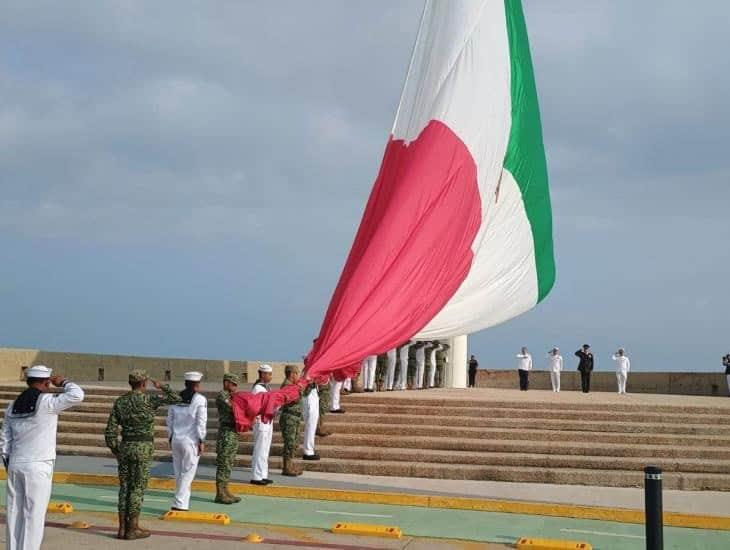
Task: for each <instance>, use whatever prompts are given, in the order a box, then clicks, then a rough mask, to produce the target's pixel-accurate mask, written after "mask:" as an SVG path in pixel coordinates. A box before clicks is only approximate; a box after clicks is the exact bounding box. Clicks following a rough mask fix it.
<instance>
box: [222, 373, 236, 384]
mask: <svg viewBox="0 0 730 550" xmlns="http://www.w3.org/2000/svg"><path fill="white" fill-rule="evenodd" d="M223 381H224V382H231V383H232V384H235V385H236V386H238V376H237V375H235V374H233V373H232V372H227V373H226V374H224V375H223Z"/></svg>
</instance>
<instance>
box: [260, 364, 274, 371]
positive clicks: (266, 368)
mask: <svg viewBox="0 0 730 550" xmlns="http://www.w3.org/2000/svg"><path fill="white" fill-rule="evenodd" d="M259 372H274V369H272V368H271V365H266V364H263V365H259Z"/></svg>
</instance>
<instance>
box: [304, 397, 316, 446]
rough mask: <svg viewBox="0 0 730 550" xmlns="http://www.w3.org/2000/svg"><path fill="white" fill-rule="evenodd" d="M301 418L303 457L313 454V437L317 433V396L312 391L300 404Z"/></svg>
mask: <svg viewBox="0 0 730 550" xmlns="http://www.w3.org/2000/svg"><path fill="white" fill-rule="evenodd" d="M302 405H303V406H302V416H303V417H304V441H303V442H302V450H303V451H304V454H305V455H313V454H314V436H315V435H316V433H317V422H319V394H318V393H317V390H312V391H311V393H310V394H309V395H307V396H306V397H305V398H304V403H303V404H302Z"/></svg>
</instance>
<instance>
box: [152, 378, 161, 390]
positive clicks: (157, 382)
mask: <svg viewBox="0 0 730 550" xmlns="http://www.w3.org/2000/svg"><path fill="white" fill-rule="evenodd" d="M150 382H152V385H153V386H154V387H155V389H156V390H159V389H162V382H160V381H159V380H150Z"/></svg>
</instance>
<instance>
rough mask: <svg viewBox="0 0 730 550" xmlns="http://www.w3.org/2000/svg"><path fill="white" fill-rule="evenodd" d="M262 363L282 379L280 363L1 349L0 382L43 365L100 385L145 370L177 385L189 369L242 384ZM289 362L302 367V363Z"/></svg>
mask: <svg viewBox="0 0 730 550" xmlns="http://www.w3.org/2000/svg"><path fill="white" fill-rule="evenodd" d="M261 363H268V364H270V365H271V366H272V367H273V369H274V377H273V382H274V383H275V384H276V383H280V382H282V381H283V380H284V365H285V364H287V363H285V362H282V361H250V360H245V361H244V360H228V359H180V358H170V357H139V356H133V355H105V354H98V353H67V352H58V351H43V350H38V349H19V348H0V380H2V381H17V380H21V379H22V378H23V370H24V369H25V368H27V367H29V366H32V365H39V364H43V365H47V366H48V367H51V368H53V369H54V371H55V372H56V373H58V374H61V375H63V376H67V377H69V378H74V379H76V380H84V381H98V382H100V383H101V382H126V380H127V376H128V373H129V371H130V370H132V369H145V370H146V371H147V372H148V374H149V375H150V376H151V377H152V378H157V379H159V380H162V381H165V380H170V381H178V382H179V381H181V380H182V379H183V374H184V373H185V372H187V371H191V370H197V371H200V372H202V373H203V374H204V375H205V379H206V380H211V381H220V380H221V379H222V377H223V375H224V374H225V373H227V372H233V373H236V374H238V375H239V376H241V377H242V382H249V383H252V382H253V381H254V380H256V369H257V368H258V366H259V365H260V364H261ZM291 363H292V364H295V365H299V366H300V367H301V366H302V364H301V362H296V361H293V362H291Z"/></svg>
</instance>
